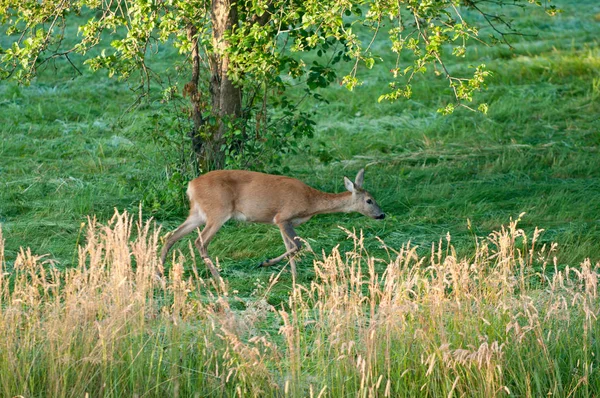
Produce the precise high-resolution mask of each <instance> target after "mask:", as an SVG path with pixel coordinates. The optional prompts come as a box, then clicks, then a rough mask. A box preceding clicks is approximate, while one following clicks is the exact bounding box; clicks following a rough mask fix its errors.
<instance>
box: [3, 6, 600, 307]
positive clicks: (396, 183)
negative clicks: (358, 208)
mask: <svg viewBox="0 0 600 398" xmlns="http://www.w3.org/2000/svg"><path fill="white" fill-rule="evenodd" d="M557 4H558V5H559V6H560V7H561V8H563V9H564V10H565V12H564V13H563V14H562V15H560V16H558V17H556V18H552V19H550V18H546V17H544V16H543V13H542V11H541V10H539V11H537V12H533V13H531V12H529V11H528V12H521V11H514V10H513V11H510V12H511V13H513V14H511V16H512V17H513V18H515V20H516V22H517V25H516V26H521V27H522V28H523V29H524V30H525V31H526V32H536V33H537V36H533V37H529V36H525V37H520V38H519V37H518V38H515V44H514V46H515V48H514V50H509V49H506V48H487V47H484V46H475V47H474V48H473V49H472V50H471V51H470V52H468V54H467V57H466V59H464V60H458V61H456V63H450V65H449V67H450V68H452V69H454V70H461V69H464V68H465V67H466V66H467V65H469V64H473V63H477V62H485V63H486V64H487V65H488V66H489V67H490V69H491V70H492V71H493V77H492V78H491V79H490V82H489V85H488V89H487V90H486V91H484V92H483V93H481V94H480V97H479V100H480V101H482V102H488V103H489V105H490V111H489V114H488V115H487V116H483V115H480V114H475V113H472V112H469V111H467V110H458V111H457V112H456V113H455V114H453V115H451V116H448V117H445V116H441V115H440V114H438V113H437V112H436V109H437V108H438V107H440V106H442V105H444V104H445V103H447V102H448V101H449V100H450V97H448V96H447V95H445V94H442V93H441V91H440V90H441V89H443V88H444V86H445V84H446V83H445V82H444V81H443V80H438V79H435V78H433V77H432V76H428V77H427V79H425V80H421V81H420V82H417V83H416V84H415V86H414V92H415V96H414V98H413V99H412V100H409V101H398V102H396V103H393V104H387V103H378V102H377V97H378V96H379V95H380V94H381V92H382V91H383V90H385V88H384V85H385V83H386V82H387V79H388V76H387V72H386V71H387V69H386V67H385V66H382V67H380V68H375V69H374V70H373V71H369V72H368V74H365V75H364V80H365V82H364V84H363V85H362V86H360V87H358V88H357V89H356V92H355V93H353V94H351V93H348V92H347V91H346V90H345V89H344V88H341V87H335V86H334V87H331V88H329V89H327V90H323V93H322V94H323V95H324V96H325V97H326V98H327V99H328V101H329V104H323V103H320V104H315V103H307V104H306V107H307V109H309V110H315V111H316V112H317V123H318V124H317V128H318V133H317V136H316V137H315V139H314V140H312V141H310V142H309V143H308V144H309V145H310V150H309V151H307V152H304V153H301V154H298V155H295V156H290V157H289V158H288V159H287V164H286V165H287V166H288V167H289V170H290V171H289V172H288V173H287V174H289V175H292V176H294V177H297V178H299V179H301V180H303V181H305V182H306V183H308V184H309V185H311V186H314V187H316V188H319V189H322V190H326V191H331V192H339V191H341V190H342V189H343V181H342V177H343V176H344V175H348V176H353V175H354V174H355V173H356V171H357V170H358V169H359V168H361V167H364V166H365V165H366V166H367V172H366V183H365V185H366V188H367V189H368V190H370V191H371V192H372V193H373V194H374V195H375V197H376V198H377V199H378V201H379V202H380V204H381V205H382V207H383V208H384V210H385V211H386V213H387V214H388V218H386V220H385V221H383V222H377V221H373V220H367V219H365V218H363V217H361V216H358V215H328V216H318V217H315V218H314V219H313V220H311V221H310V222H308V223H307V224H305V225H303V226H301V227H300V228H299V229H298V232H299V234H300V235H301V236H302V237H303V238H305V239H307V241H308V243H309V244H310V245H311V247H312V249H313V251H314V253H315V254H314V255H313V254H310V253H309V254H306V256H305V257H304V260H303V261H302V263H301V264H300V274H301V278H302V280H303V281H308V280H310V279H311V278H312V273H311V271H310V264H311V262H312V260H313V259H314V258H320V256H321V251H322V250H325V251H326V252H329V251H330V250H331V249H332V248H333V247H334V246H336V245H338V244H340V245H342V250H343V249H345V248H349V247H350V245H351V243H350V242H348V241H347V240H346V239H345V234H344V232H343V231H341V230H340V229H339V228H338V226H343V227H345V228H348V229H353V228H355V229H362V230H364V232H365V234H366V236H367V237H374V236H379V237H381V238H382V239H384V240H385V241H386V243H387V244H388V245H390V246H391V247H396V248H398V247H400V246H401V245H403V244H404V243H406V242H408V241H411V242H412V243H413V244H416V245H419V247H420V248H421V249H420V250H421V253H427V252H428V251H429V250H430V246H431V244H432V243H433V242H437V241H438V239H439V238H440V237H441V236H444V235H445V234H446V233H447V232H451V234H452V236H453V243H454V244H455V245H456V247H457V250H458V251H459V252H460V253H464V254H466V253H468V251H469V250H470V249H471V248H472V237H473V235H477V236H485V235H487V234H488V233H490V232H491V231H492V230H494V229H495V228H498V227H499V226H500V225H501V224H503V223H506V222H507V221H508V220H509V219H510V218H511V217H513V218H515V217H517V216H518V215H519V214H520V213H521V212H526V215H525V216H524V217H523V223H522V225H523V226H524V227H525V228H526V229H528V230H532V229H533V227H534V226H539V227H540V228H544V229H545V233H544V234H543V236H542V238H541V239H542V242H543V243H550V242H552V241H555V242H558V243H559V253H560V256H559V258H560V262H561V264H562V265H565V264H569V265H576V264H578V263H579V262H581V261H582V260H584V259H585V258H586V257H591V258H592V259H593V260H597V259H599V258H600V245H598V242H599V241H600V228H599V227H600V218H599V217H600V216H599V214H600V167H598V164H599V162H598V159H599V154H598V146H599V144H600V133H599V131H600V121H599V120H600V119H599V118H598V115H599V114H600V101H599V98H600V72H599V71H600V49H599V46H598V40H597V37H600V23H598V21H597V20H596V19H595V17H594V16H595V15H597V14H598V12H600V9H598V6H597V5H596V3H595V2H594V1H591V0H590V1H579V2H577V4H571V3H570V2H566V1H564V2H557ZM484 33H485V32H484ZM172 55H173V54H171V53H168V52H167V53H165V54H163V55H161V56H160V57H158V58H157V59H156V60H155V62H157V63H158V64H159V65H166V64H168V63H169V59H170V58H169V57H170V56H172ZM57 68H58V69H57V70H54V69H52V68H50V69H48V70H46V71H45V72H44V73H42V74H41V75H40V76H39V77H38V78H37V79H36V80H35V81H34V82H33V83H32V85H31V86H29V87H18V86H16V85H14V84H10V83H6V82H2V83H0V119H1V120H2V124H1V125H0V159H1V161H0V223H2V227H3V230H4V235H5V238H6V260H7V262H8V265H9V267H10V266H11V264H12V262H13V261H14V259H15V257H16V254H17V253H18V251H19V247H21V246H29V247H31V248H32V249H33V251H34V252H35V253H48V254H49V258H51V259H53V260H56V261H57V262H58V266H59V267H69V266H71V265H73V264H74V260H75V259H76V252H77V248H76V243H77V242H82V240H83V236H82V235H81V231H80V230H81V223H83V222H85V221H86V218H87V216H88V215H92V214H95V215H96V216H97V217H98V218H99V219H100V220H107V219H108V218H109V217H110V216H111V215H112V212H113V209H114V208H118V209H128V210H130V211H133V212H135V211H136V209H137V208H138V206H139V203H140V201H142V200H143V199H144V198H146V199H145V203H146V205H147V206H146V208H145V209H144V214H145V215H150V214H155V216H156V221H157V223H159V224H161V225H162V226H163V227H164V230H165V231H166V230H171V229H173V228H175V227H176V226H177V225H178V224H179V223H180V222H182V221H183V219H184V218H185V214H186V211H187V209H185V207H184V206H183V207H181V208H176V207H174V206H173V203H176V202H174V201H172V200H166V199H165V197H166V195H172V196H177V195H179V197H182V196H183V192H184V190H185V186H184V184H183V183H182V184H181V188H180V189H178V187H176V186H175V187H173V186H168V183H167V180H168V177H169V176H170V175H171V173H172V170H173V169H172V166H173V165H175V164H177V163H178V160H179V159H180V157H181V153H180V151H181V148H179V147H163V146H161V145H159V144H157V137H158V138H160V136H161V134H166V133H168V123H169V122H170V119H169V118H168V116H167V113H168V110H167V111H165V109H164V108H163V105H162V104H161V103H160V101H158V100H157V101H151V102H150V103H148V104H145V105H143V106H142V107H140V108H138V109H135V110H134V111H132V112H125V111H124V110H125V109H127V108H128V107H129V106H130V105H131V104H132V103H133V101H134V99H135V95H134V93H132V92H131V91H130V90H129V88H128V87H127V86H126V85H125V84H123V83H120V82H117V81H115V80H111V79H108V78H107V77H105V76H104V75H103V74H102V73H97V74H90V73H88V72H85V73H84V75H83V76H79V75H77V74H75V73H74V72H73V71H72V70H71V69H69V68H68V67H67V65H66V64H61V63H57ZM388 69H389V68H388ZM82 70H85V68H83V69H82ZM365 73H366V72H365ZM266 171H274V172H277V171H279V170H278V169H270V170H266ZM149 198H150V199H149ZM152 198H155V199H152ZM149 207H150V208H149ZM468 220H469V221H470V223H471V225H472V226H473V228H472V230H469V229H468V228H467V223H468ZM187 244H188V243H186V242H183V243H181V244H180V245H178V246H177V247H178V248H181V249H184V252H185V253H187V250H186V247H187ZM369 249H370V250H372V251H373V253H375V254H382V253H383V252H382V250H381V249H379V248H378V244H377V243H375V242H374V241H373V243H371V246H370V247H369ZM282 251H283V244H282V242H281V241H280V236H279V232H278V231H277V229H276V228H274V227H271V226H261V225H249V224H236V223H230V224H228V225H226V226H225V227H224V228H223V230H222V231H220V232H219V234H218V235H217V237H216V238H215V240H214V242H213V243H212V244H211V247H210V252H211V254H212V256H213V257H217V258H219V260H220V263H221V266H222V268H223V276H224V277H225V278H227V279H228V280H229V282H230V284H231V286H232V288H234V289H238V290H240V292H242V294H248V293H249V292H251V291H252V289H253V285H252V281H255V280H256V278H259V279H260V280H263V281H265V280H267V279H268V277H269V276H270V275H271V272H272V271H271V270H255V269H254V266H255V265H256V264H257V263H258V262H259V261H261V260H263V259H264V258H267V257H270V256H274V255H277V254H279V253H280V252H282ZM75 262H76V261H75ZM287 278H289V276H288V277H287ZM281 289H283V292H282V293H284V291H285V289H284V288H281ZM284 299H285V295H281V296H276V297H275V298H274V299H273V302H275V303H276V302H279V301H280V300H284Z"/></svg>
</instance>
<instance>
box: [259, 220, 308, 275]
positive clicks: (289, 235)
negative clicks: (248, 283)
mask: <svg viewBox="0 0 600 398" xmlns="http://www.w3.org/2000/svg"><path fill="white" fill-rule="evenodd" d="M277 226H278V227H279V231H280V232H281V237H282V238H283V243H284V244H285V248H286V249H287V251H286V252H285V253H283V254H282V255H281V256H279V257H275V258H272V259H270V260H265V261H263V262H262V263H260V265H259V267H268V266H271V265H273V264H277V263H278V262H280V261H281V260H283V259H284V258H286V257H288V256H292V255H294V254H296V253H297V252H298V251H299V250H300V249H301V248H302V243H301V242H300V239H298V235H297V234H296V231H295V230H294V227H293V226H292V224H291V223H289V222H286V223H281V224H277ZM290 266H291V268H292V274H293V275H294V276H295V275H296V262H295V261H294V259H293V258H290Z"/></svg>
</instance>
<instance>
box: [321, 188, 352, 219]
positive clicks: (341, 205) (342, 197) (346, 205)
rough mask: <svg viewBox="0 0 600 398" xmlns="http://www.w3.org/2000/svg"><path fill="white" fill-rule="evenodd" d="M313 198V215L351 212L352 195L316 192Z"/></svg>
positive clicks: (347, 193) (348, 193)
mask: <svg viewBox="0 0 600 398" xmlns="http://www.w3.org/2000/svg"><path fill="white" fill-rule="evenodd" d="M317 192H318V194H316V195H315V196H314V197H313V212H314V213H313V214H324V213H346V212H350V211H352V209H351V204H352V193H350V192H342V193H327V192H321V191H317Z"/></svg>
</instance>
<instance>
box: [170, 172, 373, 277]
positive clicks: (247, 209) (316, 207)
mask: <svg viewBox="0 0 600 398" xmlns="http://www.w3.org/2000/svg"><path fill="white" fill-rule="evenodd" d="M364 173H365V170H364V169H361V170H360V171H359V172H358V174H357V175H356V178H355V180H354V182H352V181H351V180H350V179H348V178H347V177H344V185H345V187H346V191H345V192H342V193H337V194H336V193H327V192H322V191H319V190H318V189H315V188H312V187H310V186H308V185H306V184H305V183H303V182H302V181H300V180H298V179H296V178H292V177H286V176H281V175H273V174H265V173H259V172H254V171H245V170H215V171H211V172H208V173H206V174H203V175H201V176H200V177H197V178H195V179H193V180H192V181H190V182H189V184H188V187H187V197H188V199H189V203H190V213H189V216H188V217H187V219H186V220H185V221H184V222H183V223H182V224H181V225H180V226H179V227H178V228H177V229H175V230H174V231H173V232H171V233H170V234H169V235H167V236H168V237H167V239H166V243H165V244H164V246H163V249H162V252H161V264H162V266H163V267H164V264H165V260H166V257H167V254H168V252H169V250H170V249H171V247H172V246H173V245H174V244H175V243H176V242H177V241H179V240H180V239H182V238H183V237H184V236H186V235H187V234H189V233H190V232H192V231H194V230H195V229H196V228H198V227H200V226H201V225H204V228H203V229H202V232H200V234H199V236H198V238H197V239H196V240H195V242H194V245H195V246H196V248H197V249H198V251H199V252H200V255H201V256H202V259H203V260H204V263H205V264H206V266H207V267H208V269H209V271H210V272H211V274H212V276H213V277H214V278H215V279H216V280H217V281H218V280H219V278H220V277H219V272H218V270H217V269H216V267H215V266H214V263H213V262H212V260H211V258H210V257H209V255H208V251H207V247H208V244H209V243H210V242H211V240H212V239H213V237H214V236H215V234H216V233H217V232H218V231H219V229H220V228H221V227H222V226H223V224H225V223H226V222H227V221H229V220H231V219H234V220H238V221H246V222H255V223H265V224H274V225H276V226H277V227H278V228H279V231H280V232H281V237H282V239H283V243H284V244H285V248H286V251H285V253H283V254H282V255H280V256H278V257H275V258H272V259H268V260H265V261H263V262H262V263H260V264H259V265H258V267H268V266H271V265H274V264H277V263H278V262H280V261H281V260H283V259H284V258H288V259H289V264H290V268H291V272H292V275H293V277H294V278H295V276H296V263H295V261H294V255H295V254H296V253H297V252H298V251H299V250H300V249H301V248H302V243H301V241H300V238H299V237H298V235H297V234H296V231H295V230H294V227H296V226H298V225H300V224H303V223H305V222H306V221H308V220H310V219H311V218H312V217H313V216H315V215H317V214H324V213H349V212H358V213H361V214H363V215H365V216H367V217H371V218H373V219H377V220H382V219H384V218H385V213H384V212H383V211H382V210H381V208H380V207H379V205H378V204H377V202H376V201H375V199H374V198H373V196H372V195H371V194H369V193H368V192H367V191H365V190H364V189H363V188H362V186H363V182H364ZM158 276H159V277H160V276H162V274H159V275H158Z"/></svg>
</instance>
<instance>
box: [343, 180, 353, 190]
mask: <svg viewBox="0 0 600 398" xmlns="http://www.w3.org/2000/svg"><path fill="white" fill-rule="evenodd" d="M344 185H345V186H346V189H347V190H348V191H350V192H352V193H354V183H353V182H352V181H350V179H349V178H348V177H344Z"/></svg>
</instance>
